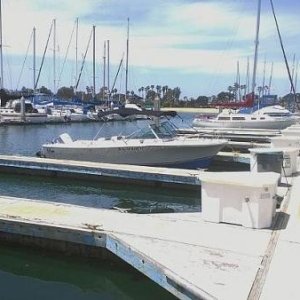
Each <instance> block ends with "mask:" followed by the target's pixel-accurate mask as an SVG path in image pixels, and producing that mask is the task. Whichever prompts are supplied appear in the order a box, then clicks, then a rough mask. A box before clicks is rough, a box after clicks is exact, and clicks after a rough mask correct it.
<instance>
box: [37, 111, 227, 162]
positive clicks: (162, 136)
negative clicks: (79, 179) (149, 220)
mask: <svg viewBox="0 0 300 300" xmlns="http://www.w3.org/2000/svg"><path fill="white" fill-rule="evenodd" d="M114 113H115V111H114ZM130 113H132V111H131V112H130ZM137 113H138V112H137ZM156 113H160V114H161V115H163V114H164V115H167V114H168V113H169V112H156ZM172 113H173V112H172ZM151 114H152V116H153V115H154V112H152V113H151ZM123 116H124V113H123ZM156 116H159V114H156ZM157 121H158V120H157V119H156V120H155V122H150V124H149V126H148V127H147V130H145V129H142V130H141V131H140V132H138V133H134V134H132V135H131V136H112V137H110V138H104V137H101V138H98V139H93V140H72V138H71V137H70V136H69V135H68V134H67V133H64V134H62V135H60V136H59V137H58V138H57V139H56V140H55V141H54V142H53V143H48V144H44V145H42V149H41V151H39V152H38V153H37V155H38V156H42V157H48V158H55V159H69V160H81V161H82V160H83V161H93V162H102V163H114V164H134V165H146V166H170V167H190V168H197V167H198V168H205V167H207V166H208V165H209V163H210V162H211V160H212V158H213V157H214V156H215V155H216V154H217V153H218V152H219V151H220V150H221V149H222V148H223V147H224V146H225V145H226V144H227V141H226V140H223V139H209V138H200V137H197V138H188V137H183V136H177V135H176V129H175V127H174V126H173V125H172V123H170V122H168V121H164V122H160V121H158V122H157ZM158 123H159V124H158Z"/></svg>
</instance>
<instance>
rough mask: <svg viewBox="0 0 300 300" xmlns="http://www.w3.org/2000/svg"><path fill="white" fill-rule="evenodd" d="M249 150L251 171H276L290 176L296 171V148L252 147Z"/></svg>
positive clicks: (297, 151)
mask: <svg viewBox="0 0 300 300" xmlns="http://www.w3.org/2000/svg"><path fill="white" fill-rule="evenodd" d="M249 151H250V154H251V156H250V170H251V172H254V173H256V172H277V173H280V174H281V175H282V176H292V175H293V174H294V173H295V172H296V171H297V156H298V153H299V150H298V149H297V148H292V147H285V148H279V147H278V148H254V149H249Z"/></svg>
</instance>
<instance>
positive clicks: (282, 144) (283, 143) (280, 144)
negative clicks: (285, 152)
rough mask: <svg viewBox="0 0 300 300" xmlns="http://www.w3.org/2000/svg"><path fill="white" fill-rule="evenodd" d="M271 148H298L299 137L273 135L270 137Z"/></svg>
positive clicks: (299, 144)
mask: <svg viewBox="0 0 300 300" xmlns="http://www.w3.org/2000/svg"><path fill="white" fill-rule="evenodd" d="M270 141H271V147H273V148H286V147H292V148H298V149H300V137H296V136H275V137H271V138H270Z"/></svg>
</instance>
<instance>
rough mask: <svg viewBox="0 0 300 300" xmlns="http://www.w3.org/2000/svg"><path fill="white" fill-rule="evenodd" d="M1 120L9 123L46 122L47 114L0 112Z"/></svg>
mask: <svg viewBox="0 0 300 300" xmlns="http://www.w3.org/2000/svg"><path fill="white" fill-rule="evenodd" d="M0 117H1V122H3V123H9V122H16V123H17V122H20V123H21V122H25V123H44V122H46V121H47V115H46V114H40V113H26V114H25V116H24V115H21V114H20V113H7V114H0Z"/></svg>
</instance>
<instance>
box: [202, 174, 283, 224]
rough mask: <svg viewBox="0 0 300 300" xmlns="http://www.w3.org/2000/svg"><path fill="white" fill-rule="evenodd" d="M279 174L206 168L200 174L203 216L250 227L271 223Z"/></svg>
mask: <svg viewBox="0 0 300 300" xmlns="http://www.w3.org/2000/svg"><path fill="white" fill-rule="evenodd" d="M279 178H280V174H278V173H275V172H266V173H257V174H253V173H251V172H207V173H206V172H205V173H204V174H202V175H201V178H200V179H201V191H202V196H201V200H202V217H203V219H204V220H206V221H210V222H215V223H221V222H224V223H231V224H239V225H243V226H245V227H250V228H268V227H270V226H271V225H272V221H273V217H274V215H275V212H276V199H275V196H276V192H277V183H278V180H279Z"/></svg>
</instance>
